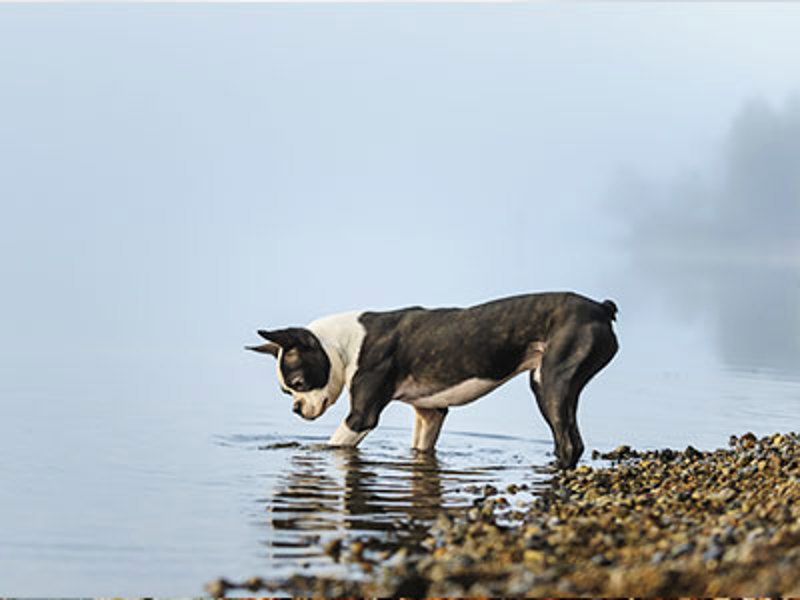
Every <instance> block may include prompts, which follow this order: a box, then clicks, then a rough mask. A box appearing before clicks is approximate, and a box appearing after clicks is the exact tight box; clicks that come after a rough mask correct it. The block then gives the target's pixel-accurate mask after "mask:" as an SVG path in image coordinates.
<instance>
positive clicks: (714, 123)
mask: <svg viewBox="0 0 800 600" xmlns="http://www.w3.org/2000/svg"><path fill="white" fill-rule="evenodd" d="M0 13H1V14H2V19H0V89H1V90H2V93H0V139H2V140H3V143H2V144H0V211H2V212H1V214H2V218H0V274H1V275H2V280H3V294H2V296H1V297H0V315H2V316H1V317H0V323H1V325H0V326H1V327H2V332H3V338H4V342H5V343H4V344H3V345H2V347H0V360H2V366H0V374H2V380H3V381H4V383H5V385H6V386H8V387H9V388H10V389H18V388H26V387H30V386H38V385H43V381H46V382H47V383H48V385H52V386H54V387H58V388H59V389H67V388H68V387H69V386H75V388H80V387H81V386H84V385H86V384H87V383H90V382H93V383H96V382H98V381H99V382H101V383H103V382H104V383H105V385H108V386H117V387H120V388H131V387H134V388H135V387H136V386H137V385H141V382H142V381H145V380H146V381H149V382H153V383H152V385H158V384H159V383H161V384H165V385H166V380H168V379H170V378H176V377H177V378H181V377H182V378H193V379H197V380H202V381H209V382H212V381H213V382H215V383H216V384H218V385H220V386H221V387H226V388H227V389H230V390H231V393H234V394H248V393H250V390H251V389H252V386H253V385H255V384H256V382H259V384H260V383H263V379H264V374H263V373H259V374H258V375H255V374H253V373H252V367H253V363H252V362H246V361H247V360H248V359H246V358H243V356H242V355H241V353H240V350H241V347H242V346H243V345H244V344H247V343H252V342H253V341H254V340H255V339H256V338H255V337H254V332H255V330H256V329H259V328H273V327H279V326H285V325H296V324H303V323H307V322H309V321H311V320H313V319H314V318H316V317H319V316H321V315H325V314H331V313H335V312H339V311H344V310H353V309H383V308H386V309H388V308H395V307H401V306H406V305H411V304H422V305H425V306H442V305H448V306H466V305H470V304H474V303H477V302H480V301H484V300H488V299H492V298H497V297H501V296H504V295H509V294H514V293H521V292H528V291H544V290H563V289H570V290H575V291H579V292H581V293H584V294H587V295H589V296H592V297H595V298H598V299H602V298H607V297H608V298H613V299H614V300H615V302H616V303H617V304H618V305H619V307H620V322H619V325H618V328H619V331H620V337H621V340H622V347H623V353H622V354H621V355H620V359H621V360H622V361H623V364H627V365H629V366H628V367H627V368H630V369H647V368H660V365H663V364H667V365H669V364H672V363H671V361H672V362H674V363H675V364H676V365H677V364H679V362H678V361H677V359H675V356H676V354H677V355H684V356H685V354H686V352H689V353H691V356H692V360H691V361H689V362H691V363H692V364H693V365H701V366H703V365H710V364H715V363H717V362H722V363H724V364H728V365H733V366H735V367H736V366H740V365H744V366H746V367H753V368H762V367H763V368H777V369H789V370H791V369H793V368H795V367H796V365H795V364H794V363H795V362H796V361H795V360H794V358H795V357H796V355H797V350H798V343H799V342H798V340H799V339H800V322H799V321H800V316H798V306H800V303H798V294H799V292H798V280H799V279H800V277H799V276H798V271H800V267H799V266H798V261H800V258H798V256H800V249H798V241H797V231H798V230H799V228H798V225H799V224H800V223H798V221H800V218H798V202H800V200H798V198H800V195H799V194H798V175H797V173H798V172H800V170H798V169H797V166H798V160H800V158H799V157H800V155H799V154H798V152H797V150H798V144H800V142H799V141H798V140H800V125H798V122H799V120H800V116H799V114H800V109H798V102H799V101H798V97H800V96H799V94H800V75H798V73H800V68H798V67H799V66H800V65H798V59H797V57H798V56H800V41H798V38H797V35H796V32H797V29H798V25H800V6H797V5H793V4H791V3H779V4H749V3H734V4H728V3H692V4H687V3H677V4H671V3H654V4H646V3H631V4H628V3H610V4H605V3H596V4H544V3H533V4H522V5H450V4H446V5H421V4H406V5H401V4H383V5H341V6H328V5H249V4H247V5H227V6H225V5H169V4H164V5H136V4H125V5H96V4H92V5H73V6H58V5H36V6H31V5H28V6H26V5H3V6H0ZM626 348H630V350H629V351H628V352H625V349H626ZM625 361H627V362H625ZM683 362H684V363H685V361H683ZM165 365H169V367H165ZM655 365H659V366H655ZM43 376H44V377H43ZM269 385H274V383H273V382H271V381H270V382H269Z"/></svg>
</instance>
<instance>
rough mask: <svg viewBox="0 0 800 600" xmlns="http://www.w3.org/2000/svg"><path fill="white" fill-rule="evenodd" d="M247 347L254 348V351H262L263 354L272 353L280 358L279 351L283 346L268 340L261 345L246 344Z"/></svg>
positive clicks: (247, 348)
mask: <svg viewBox="0 0 800 600" xmlns="http://www.w3.org/2000/svg"><path fill="white" fill-rule="evenodd" d="M245 349H246V350H252V351H253V352H261V353H263V354H272V356H274V357H275V358H278V352H279V351H280V349H281V347H280V346H278V344H273V343H272V342H267V343H266V344H261V345H260V346H245Z"/></svg>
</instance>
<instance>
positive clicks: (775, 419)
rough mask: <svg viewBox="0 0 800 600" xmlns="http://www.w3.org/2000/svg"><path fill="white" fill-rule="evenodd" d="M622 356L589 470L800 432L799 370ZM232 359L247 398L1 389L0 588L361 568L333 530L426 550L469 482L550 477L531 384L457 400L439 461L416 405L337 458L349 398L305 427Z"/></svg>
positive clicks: (207, 386) (158, 384) (199, 391)
mask: <svg viewBox="0 0 800 600" xmlns="http://www.w3.org/2000/svg"><path fill="white" fill-rule="evenodd" d="M612 365H613V368H612V367H610V368H609V369H608V371H607V372H606V373H603V374H601V375H600V376H598V378H597V379H596V380H595V381H593V382H591V383H590V385H589V386H588V387H587V390H586V393H585V396H584V398H583V400H582V406H581V410H580V413H579V417H580V423H581V429H582V431H583V434H584V438H585V441H586V446H587V452H586V455H585V456H584V461H586V462H590V459H589V458H588V456H589V455H590V452H591V450H592V449H594V448H597V449H600V450H609V449H611V448H613V447H615V446H617V445H619V444H622V443H627V444H631V445H633V446H636V447H639V448H658V447H666V446H670V447H673V448H681V447H684V446H685V445H687V444H692V445H694V446H696V447H699V448H711V447H716V446H722V445H725V443H726V442H727V438H728V436H729V435H730V434H731V433H741V432H744V431H748V430H752V431H754V432H756V433H757V434H767V433H771V432H774V431H787V430H793V429H794V430H796V429H797V428H798V423H800V383H799V382H798V380H797V378H795V377H793V376H787V375H780V374H777V373H770V372H754V373H746V372H742V371H731V370H722V369H715V370H708V369H698V370H691V369H686V370H683V371H670V370H665V369H663V368H654V369H652V370H650V371H647V370H642V369H638V370H633V369H630V368H629V367H630V364H629V363H628V361H627V359H626V358H624V356H622V355H621V356H620V359H619V362H618V364H612ZM162 367H163V365H162V366H154V367H153V369H158V368H162ZM237 368H238V371H237V370H236V369H231V371H232V372H234V374H235V375H237V376H242V377H244V378H245V380H246V379H247V377H249V376H251V372H252V373H256V374H257V377H255V376H254V377H255V378H257V379H258V382H257V383H256V382H252V383H251V382H249V381H246V383H247V387H248V389H252V393H249V394H239V395H236V394H234V395H230V394H226V386H225V385H224V382H221V381H213V380H212V379H211V378H210V377H208V376H206V378H205V379H203V378H202V376H197V377H195V378H194V379H193V380H192V381H191V382H188V381H187V380H180V381H179V380H173V381H170V380H169V379H167V380H165V379H164V378H163V377H162V378H161V379H160V380H158V379H155V380H154V381H151V382H150V383H143V382H140V383H139V385H138V386H133V387H132V389H131V387H130V386H121V385H120V382H121V381H124V380H125V378H124V377H123V376H122V375H121V374H119V373H114V372H110V373H107V374H106V375H107V376H106V378H105V379H103V378H100V377H98V380H97V381H95V383H94V384H89V383H87V382H83V383H80V384H79V383H77V382H76V384H75V385H74V386H73V387H70V386H65V385H64V384H63V383H62V384H60V385H58V386H56V385H46V384H42V383H39V384H33V383H31V384H29V385H28V386H26V387H24V388H20V387H18V388H11V387H6V388H5V389H4V390H3V394H4V395H3V397H4V401H8V400H9V399H11V400H12V403H11V404H9V410H4V415H3V417H4V418H3V422H2V429H1V432H2V440H3V458H2V482H3V485H2V488H0V532H2V535H1V536H0V575H1V577H0V579H1V580H2V581H3V592H4V593H6V594H8V595H30V596H52V595H67V596H103V595H107V596H110V595H122V596H136V595H140V596H141V595H147V594H151V595H173V596H176V595H197V594H201V593H202V591H203V585H204V584H205V583H207V582H209V581H211V580H213V579H215V578H216V577H220V576H225V577H228V578H232V579H244V578H247V577H250V576H254V575H259V576H264V577H272V578H280V577H283V576H286V575H289V574H292V573H305V574H320V573H328V574H340V575H341V574H347V575H350V576H357V573H356V572H352V571H348V567H344V566H341V565H338V564H336V563H335V562H333V561H332V560H331V559H330V558H329V557H328V556H327V555H325V554H324V552H323V550H322V549H323V547H324V545H325V544H326V543H327V542H328V541H329V540H331V539H333V538H335V537H339V538H344V539H345V541H352V540H355V539H363V538H364V537H366V536H371V537H375V538H377V539H378V540H381V541H383V542H386V543H387V544H391V543H392V542H393V541H399V540H405V541H418V540H419V537H420V536H421V535H422V534H423V533H424V531H425V527H426V526H427V524H428V523H430V521H431V520H432V519H433V518H434V517H435V515H436V514H437V511H439V510H440V508H450V509H453V510H466V509H467V508H468V507H469V506H470V505H471V501H472V498H474V492H475V486H477V487H482V486H484V485H486V484H492V485H494V486H495V487H498V488H500V489H503V488H505V487H506V485H507V484H509V483H512V482H513V483H517V484H521V483H524V484H528V485H529V486H530V487H531V491H536V490H537V489H538V488H539V487H541V486H546V485H547V480H548V475H547V465H548V463H549V461H550V460H551V459H552V455H551V441H550V437H549V432H548V430H547V428H546V426H545V425H544V422H543V420H542V419H541V417H540V416H539V415H538V414H537V413H536V410H535V408H534V403H533V400H532V399H531V397H530V392H529V391H528V390H527V387H526V385H525V382H524V381H522V380H521V379H520V380H515V381H513V382H511V383H510V384H509V385H507V386H504V387H503V388H501V389H499V390H497V391H496V392H494V393H493V394H492V395H490V396H488V397H486V398H484V399H481V400H480V401H478V402H477V403H475V404H473V405H470V406H467V407H462V408H459V409H457V410H453V411H451V414H450V415H449V416H448V421H447V422H446V423H445V428H444V431H443V434H442V437H441V439H440V443H439V445H438V447H437V451H436V453H435V455H434V456H431V457H426V456H420V455H415V454H414V453H412V452H411V450H410V449H409V448H408V444H409V440H410V437H411V431H410V424H411V419H412V412H411V410H410V409H408V408H407V407H405V406H390V407H389V408H388V409H387V411H386V413H385V415H384V418H383V419H382V423H381V425H380V427H379V428H378V429H377V430H376V431H375V432H373V433H372V434H371V435H370V436H369V437H367V438H366V440H365V441H364V442H363V444H362V446H361V448H359V449H358V450H355V451H348V450H334V449H328V448H326V447H325V446H324V442H325V440H326V439H327V437H328V435H330V433H331V432H332V431H333V429H334V428H335V427H336V425H337V424H338V420H339V419H340V418H341V417H342V416H343V415H344V414H345V411H346V406H345V404H346V401H345V400H342V401H340V403H339V404H337V405H336V406H334V407H333V408H332V409H331V414H326V415H325V416H324V417H323V418H322V419H320V420H319V421H317V422H314V423H306V422H302V421H300V420H299V419H298V418H297V417H295V416H294V415H292V414H291V413H290V411H289V406H288V405H287V400H286V398H284V397H283V396H282V395H281V394H280V393H279V392H278V391H277V388H275V387H274V382H272V381H271V380H268V381H267V383H265V382H264V373H263V369H261V365H260V364H259V363H258V362H247V361H242V365H240V366H239V367H237ZM217 371H225V369H222V368H220V369H218V370H217ZM213 372H215V371H213V370H211V369H207V373H213ZM198 377H199V378H200V379H199V380H198ZM127 383H129V384H130V383H131V382H130V381H128V382H127ZM251 386H252V387H251ZM516 498H517V497H511V498H510V499H511V500H512V503H513V502H514V501H515V500H516Z"/></svg>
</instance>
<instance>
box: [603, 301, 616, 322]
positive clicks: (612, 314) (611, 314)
mask: <svg viewBox="0 0 800 600" xmlns="http://www.w3.org/2000/svg"><path fill="white" fill-rule="evenodd" d="M602 307H603V308H605V309H606V312H607V313H608V318H609V319H610V320H612V321H616V320H617V305H616V304H614V301H613V300H603V302H602Z"/></svg>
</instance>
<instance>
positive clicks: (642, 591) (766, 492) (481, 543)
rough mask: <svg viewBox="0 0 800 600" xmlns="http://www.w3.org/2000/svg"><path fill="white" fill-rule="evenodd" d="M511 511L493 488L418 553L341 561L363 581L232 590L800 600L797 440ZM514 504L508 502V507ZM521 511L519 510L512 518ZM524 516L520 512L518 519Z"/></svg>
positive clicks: (681, 457)
mask: <svg viewBox="0 0 800 600" xmlns="http://www.w3.org/2000/svg"><path fill="white" fill-rule="evenodd" d="M592 458H595V459H597V458H602V459H605V460H606V461H610V464H608V465H607V466H602V467H594V466H580V467H578V468H576V469H574V470H572V471H567V472H557V473H555V474H554V479H553V482H552V484H551V485H550V486H549V488H548V489H547V490H546V491H544V492H543V493H541V494H539V495H537V496H536V497H534V498H533V499H532V500H531V501H528V502H525V503H514V502H513V498H514V495H515V494H516V490H515V488H516V487H517V486H514V485H511V486H509V487H508V489H507V490H506V493H498V490H496V489H494V488H492V487H491V486H487V489H485V490H483V492H482V494H481V495H480V496H479V497H478V498H477V499H476V500H475V502H474V507H473V508H472V509H470V510H468V511H466V513H464V512H463V511H462V512H461V513H460V514H448V513H447V512H442V514H440V515H439V517H438V519H437V521H436V522H435V523H434V524H433V525H432V526H431V528H430V530H429V532H428V537H427V538H426V539H425V540H424V542H423V548H424V550H423V551H420V548H419V546H415V547H414V548H405V547H401V548H400V549H398V550H397V551H395V552H394V553H392V554H391V555H390V556H385V557H382V558H381V559H379V560H374V559H372V560H371V559H367V558H365V556H364V554H363V544H361V546H360V547H359V545H358V543H356V544H353V545H352V547H350V548H346V549H341V548H339V549H337V550H336V554H337V558H338V559H339V560H343V561H348V562H351V563H354V564H358V565H359V567H360V569H361V570H362V572H363V576H362V577H361V578H359V579H358V580H354V579H336V578H327V577H319V578H317V577H312V576H301V575H295V576H293V577H290V578H288V579H286V580H282V581H269V580H265V579H261V578H257V577H256V578H252V579H250V580H247V581H243V582H231V581H227V580H225V579H220V580H217V581H214V582H212V583H210V584H208V585H207V586H206V591H207V592H208V593H209V595H211V596H216V597H220V596H224V595H226V594H227V593H228V592H229V591H231V590H238V589H241V590H247V591H249V592H257V591H269V592H275V591H283V592H288V593H290V594H291V595H294V596H317V597H319V596H326V597H331V596H362V597H363V596H373V597H374V596H411V597H421V596H440V597H442V596H449V597H456V596H458V597H463V596H484V597H486V596H495V597H496V596H538V597H542V596H549V595H560V596H564V595H570V596H580V595H584V596H585V595H595V596H597V595H604V596H630V595H635V596H664V595H669V596H676V595H677V596H706V597H707V596H724V595H734V596H795V597H796V596H800V436H798V434H796V433H787V434H774V435H771V436H766V437H763V438H760V439H758V438H756V436H754V435H753V434H752V433H747V434H745V435H742V436H741V437H737V436H731V439H730V442H729V447H728V448H724V449H717V450H713V451H705V452H701V451H698V450H696V449H694V448H692V447H691V446H689V447H687V448H686V449H685V450H682V451H677V450H670V449H666V450H655V451H641V452H639V451H636V450H632V449H630V448H629V447H627V446H621V447H619V448H617V449H616V450H614V451H612V452H610V453H606V454H600V453H597V452H596V451H595V452H593V453H592ZM509 500H511V501H509ZM515 504H516V505H515ZM520 504H522V506H520Z"/></svg>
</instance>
